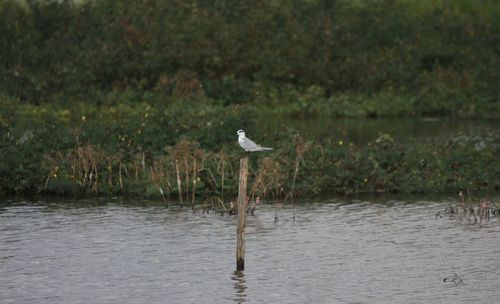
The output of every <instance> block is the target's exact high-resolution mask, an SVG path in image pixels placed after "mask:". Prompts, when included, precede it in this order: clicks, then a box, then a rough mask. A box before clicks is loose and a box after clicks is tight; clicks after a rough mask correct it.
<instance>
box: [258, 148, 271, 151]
mask: <svg viewBox="0 0 500 304" xmlns="http://www.w3.org/2000/svg"><path fill="white" fill-rule="evenodd" d="M260 148H261V149H262V151H271V150H272V149H273V148H268V147H260Z"/></svg>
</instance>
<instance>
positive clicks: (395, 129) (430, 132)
mask: <svg viewBox="0 0 500 304" xmlns="http://www.w3.org/2000/svg"><path fill="white" fill-rule="evenodd" d="M258 125H259V126H262V127H263V128H265V129H266V130H267V132H268V133H270V134H272V133H273V132H276V130H279V129H288V128H293V129H294V130H296V131H297V132H299V133H300V134H301V135H303V136H304V137H305V138H315V139H324V138H333V139H337V140H338V139H343V140H346V139H347V140H349V141H352V142H354V143H358V144H364V143H367V142H371V141H374V140H376V139H377V138H378V137H379V136H380V135H381V134H389V135H390V136H391V137H393V138H394V139H396V140H398V141H406V140H409V139H417V140H418V139H423V138H438V139H439V138H449V137H450V136H457V135H477V134H483V133H490V132H498V130H500V120H498V119H497V120H494V119H489V120H488V119H481V120H479V119H457V118H411V117H403V118H401V117H399V118H371V119H356V118H335V117H334V118H330V119H329V118H324V117H320V118H317V119H291V118H283V117H280V118H276V117H264V118H262V119H261V121H259V123H258Z"/></svg>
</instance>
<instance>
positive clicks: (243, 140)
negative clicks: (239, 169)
mask: <svg viewBox="0 0 500 304" xmlns="http://www.w3.org/2000/svg"><path fill="white" fill-rule="evenodd" d="M236 134H237V135H238V143H239V144H240V147H242V148H243V150H245V151H246V152H258V151H268V150H272V149H273V148H267V147H263V146H261V145H258V144H256V143H254V142H253V141H252V140H251V139H249V138H247V137H246V136H245V131H243V130H238V132H236Z"/></svg>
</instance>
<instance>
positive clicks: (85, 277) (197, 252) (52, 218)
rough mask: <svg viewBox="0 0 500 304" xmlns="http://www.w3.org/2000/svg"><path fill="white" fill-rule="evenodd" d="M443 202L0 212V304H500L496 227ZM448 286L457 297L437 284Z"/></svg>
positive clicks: (14, 208)
mask: <svg viewBox="0 0 500 304" xmlns="http://www.w3.org/2000/svg"><path fill="white" fill-rule="evenodd" d="M448 203H449V201H447V200H446V199H442V200H438V201H434V202H426V201H391V200H387V201H383V202H369V201H362V200H354V201H345V200H342V199H336V200H326V201H321V202H319V201H318V202H309V203H307V204H303V205H299V206H297V207H296V208H295V210H296V220H295V221H293V216H292V214H293V211H292V209H291V207H288V206H284V207H283V208H281V209H279V210H278V213H277V215H278V221H277V222H275V208H274V206H273V205H265V206H261V207H260V208H258V209H257V211H256V214H255V216H249V217H248V223H247V224H248V227H247V238H246V269H245V271H244V272H242V273H235V272H234V268H235V261H234V260H235V254H234V252H235V245H236V239H235V238H236V219H235V218H234V217H231V216H227V215H226V216H220V215H215V214H209V215H207V214H201V213H197V214H194V213H193V212H192V211H191V210H189V209H180V208H176V207H170V208H166V207H164V206H162V205H161V204H159V203H147V202H132V203H131V202H127V203H124V202H122V201H121V200H119V199H114V200H111V199H110V200H109V201H79V202H75V201H57V202H53V201H49V202H37V203H28V202H22V201H4V202H2V203H0V302H1V303H242V302H248V303H500V292H499V291H500V288H499V287H500V283H499V282H500V234H499V233H500V223H499V221H498V218H492V219H490V221H489V222H487V223H482V224H475V225H473V224H469V223H468V221H463V220H461V219H460V218H458V217H448V216H445V217H443V218H437V219H436V216H435V213H436V212H437V211H438V210H442V209H444V208H445V207H446V206H447V204H448ZM454 274H457V275H458V276H460V278H461V279H462V280H463V283H462V284H459V285H456V284H455V283H453V282H450V281H449V280H448V281H446V282H445V281H444V279H445V278H452V277H453V275H454Z"/></svg>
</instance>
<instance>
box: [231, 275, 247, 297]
mask: <svg viewBox="0 0 500 304" xmlns="http://www.w3.org/2000/svg"><path fill="white" fill-rule="evenodd" d="M231 280H232V281H233V286H234V297H233V299H234V301H235V302H236V303H245V302H246V299H247V292H246V290H247V285H246V281H245V274H244V273H243V271H235V272H233V275H232V276H231Z"/></svg>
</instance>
